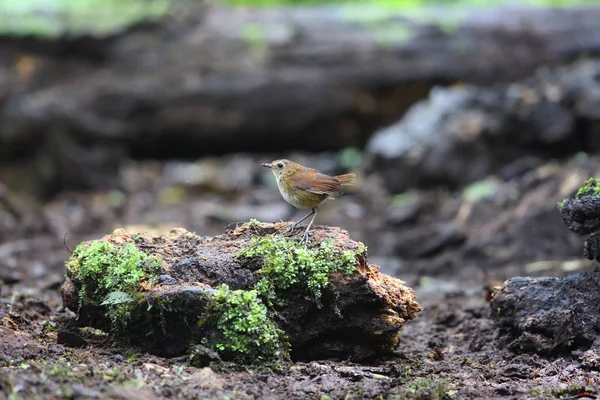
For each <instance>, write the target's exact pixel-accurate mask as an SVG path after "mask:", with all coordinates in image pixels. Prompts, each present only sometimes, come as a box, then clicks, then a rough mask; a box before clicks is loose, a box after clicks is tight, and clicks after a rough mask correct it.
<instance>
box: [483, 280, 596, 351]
mask: <svg viewBox="0 0 600 400" xmlns="http://www.w3.org/2000/svg"><path fill="white" fill-rule="evenodd" d="M490 308H491V316H492V318H493V319H494V320H495V321H496V323H497V325H498V326H499V328H500V332H499V342H500V345H501V346H506V347H508V348H510V349H511V350H514V351H519V352H534V353H538V354H542V355H559V354H566V353H568V352H570V351H572V350H575V349H583V350H586V349H588V348H589V347H590V346H591V345H592V343H593V342H594V340H595V339H596V337H597V336H598V333H599V332H600V269H599V268H596V269H595V270H594V271H592V272H587V273H582V274H573V275H570V276H567V277H565V278H512V279H510V280H508V281H507V282H505V283H504V285H503V286H502V288H501V289H500V290H499V291H498V292H496V294H495V295H494V297H493V298H492V300H491V302H490Z"/></svg>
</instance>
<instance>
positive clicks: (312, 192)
mask: <svg viewBox="0 0 600 400" xmlns="http://www.w3.org/2000/svg"><path fill="white" fill-rule="evenodd" d="M261 165H262V166H263V167H266V168H270V169H271V171H272V172H273V175H275V179H276V180H277V187H278V188H279V192H280V193H281V196H282V197H283V199H284V200H285V201H286V202H288V203H289V204H291V205H292V206H294V207H296V208H298V209H301V210H307V209H310V210H311V212H310V213H308V214H307V215H305V216H304V217H302V218H301V219H300V220H298V221H297V222H294V223H293V224H292V225H291V226H290V228H289V229H288V230H287V231H286V233H287V232H293V231H294V230H295V229H296V227H297V226H298V224H300V223H301V222H302V221H304V220H305V219H307V218H308V217H310V216H311V215H312V216H313V217H312V219H311V220H310V222H309V223H308V226H307V227H306V230H305V231H304V234H303V235H302V239H301V243H305V244H306V243H308V236H309V234H310V227H311V226H312V223H313V221H314V220H315V218H316V217H317V215H318V214H319V204H321V203H322V202H323V201H325V200H326V199H328V198H336V197H338V196H341V195H342V194H344V193H343V192H342V190H341V186H345V185H352V184H354V183H355V181H356V174H353V173H350V174H343V175H337V176H330V175H326V174H323V173H321V172H319V171H318V170H316V169H314V168H307V167H305V166H303V165H300V164H298V163H295V162H293V161H290V160H286V159H280V160H275V161H272V162H270V163H264V164H261Z"/></svg>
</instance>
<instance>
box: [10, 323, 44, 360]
mask: <svg viewBox="0 0 600 400" xmlns="http://www.w3.org/2000/svg"><path fill="white" fill-rule="evenodd" d="M42 352H43V348H42V346H41V345H40V344H39V343H38V342H37V341H36V340H35V339H34V338H33V337H32V336H31V335H29V334H27V333H25V332H21V331H15V330H12V329H9V328H6V327H4V326H0V360H2V361H5V362H8V361H10V360H11V359H13V360H14V359H19V358H24V359H30V358H35V357H39V356H40V355H41V354H42ZM5 356H6V357H8V359H6V358H4V357H5Z"/></svg>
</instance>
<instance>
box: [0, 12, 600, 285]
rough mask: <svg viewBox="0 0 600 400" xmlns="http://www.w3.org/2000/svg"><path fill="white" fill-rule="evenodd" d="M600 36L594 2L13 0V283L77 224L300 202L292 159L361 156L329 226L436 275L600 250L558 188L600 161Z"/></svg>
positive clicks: (4, 172) (150, 220) (0, 195)
mask: <svg viewBox="0 0 600 400" xmlns="http://www.w3.org/2000/svg"><path fill="white" fill-rule="evenodd" d="M598 54H600V4H599V2H597V1H592V0H588V1H572V0H530V1H516V0H515V1H500V0H498V1H494V0H438V1H427V0H370V1H369V0H362V1H358V0H356V1H321V0H304V1H292V0H288V1H286V0H231V1H216V0H215V1H208V0H207V1H200V0H189V1H186V0H178V1H175V0H0V281H1V282H3V283H4V287H5V288H4V290H5V294H6V293H8V294H10V293H12V292H13V291H17V290H18V291H19V292H20V293H24V292H27V291H30V292H32V293H39V292H37V291H38V290H39V289H43V290H45V289H49V290H55V289H56V288H58V286H59V285H60V283H61V282H62V278H63V273H64V267H63V263H64V260H65V259H66V258H67V257H68V255H69V253H68V251H67V249H66V246H65V245H64V244H63V238H64V236H65V234H68V236H67V238H66V242H67V244H68V245H69V246H70V247H71V248H73V247H74V246H75V245H76V244H77V243H79V241H81V240H86V239H92V238H98V237H101V236H102V235H104V234H106V233H108V232H111V231H112V230H113V229H115V228H117V227H122V226H128V227H131V226H133V228H131V229H136V228H135V227H136V226H141V225H144V226H146V228H143V229H146V230H147V229H154V230H156V231H157V232H160V231H164V230H165V229H169V228H170V227H173V226H183V227H185V228H187V229H188V230H190V231H194V232H196V233H198V234H200V235H216V234H220V233H223V232H224V231H225V229H226V226H228V225H229V224H232V223H236V222H242V221H247V220H249V219H250V218H256V219H259V220H261V221H271V222H275V221H279V220H284V221H288V220H292V219H293V220H297V219H298V218H300V217H301V216H302V215H303V212H302V211H298V210H295V209H293V208H292V207H291V206H289V205H288V204H287V203H285V202H284V201H283V199H282V198H281V197H280V195H279V193H278V191H277V187H276V184H275V181H274V179H273V176H272V175H271V172H270V171H269V170H266V169H264V168H262V167H261V166H260V164H261V163H263V162H269V161H271V160H273V159H277V158H289V159H292V160H294V161H296V162H299V163H301V164H303V165H306V166H309V167H313V168H317V169H319V170H321V171H322V172H326V173H329V174H340V173H345V172H350V171H352V172H356V173H357V174H358V175H359V178H360V179H359V185H357V187H356V188H353V189H349V190H348V192H349V193H348V194H347V195H346V196H344V197H342V198H339V199H337V200H336V201H330V202H326V203H325V204H324V205H323V206H322V207H321V213H320V214H319V216H318V219H317V220H316V223H317V224H321V225H335V226H340V227H342V228H344V229H348V230H349V231H350V233H351V235H352V237H353V238H354V239H356V240H361V241H363V242H364V243H365V244H366V245H367V246H368V249H369V255H370V259H371V261H372V262H374V263H376V264H380V265H381V267H382V268H383V270H384V271H386V272H388V273H391V274H394V275H396V276H399V277H401V278H402V279H404V280H406V281H407V282H408V283H409V284H410V285H413V286H415V287H417V288H420V290H421V291H422V292H423V293H425V292H427V288H433V290H432V292H436V293H439V292H440V288H445V289H444V290H447V291H452V290H457V288H463V287H478V288H481V287H482V286H483V285H484V284H485V282H486V279H490V278H489V277H490V276H492V277H493V278H494V279H505V278H507V277H510V276H512V275H514V274H528V275H532V274H533V275H535V274H544V275H561V274H565V273H568V272H570V271H573V270H578V269H584V268H589V267H590V265H591V264H590V263H588V262H587V261H585V260H582V259H581V254H582V242H583V239H581V238H578V237H577V236H575V235H574V234H573V233H571V232H569V231H568V230H567V229H566V227H565V226H564V224H563V222H562V220H561V217H560V215H559V213H558V210H557V208H556V203H557V202H558V201H560V200H561V199H562V198H564V197H565V196H567V195H569V194H571V193H572V192H573V191H574V190H576V189H577V187H578V186H579V185H581V184H582V183H583V182H584V181H585V179H586V178H587V177H589V176H591V175H594V174H597V173H598V172H600V161H599V159H598V158H597V157H596V154H597V153H598V150H600V62H599V61H597V59H596V58H595V57H596V56H598ZM140 229H141V228H140ZM432 282H433V283H432ZM474 282H475V283H476V285H475V286H473V283H474ZM444 290H442V291H441V292H443V291H444ZM461 290H462V289H461Z"/></svg>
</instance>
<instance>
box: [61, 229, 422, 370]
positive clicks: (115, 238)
mask: <svg viewBox="0 0 600 400" xmlns="http://www.w3.org/2000/svg"><path fill="white" fill-rule="evenodd" d="M287 228H288V224H287V223H277V224H270V223H258V222H250V223H246V224H243V225H241V226H239V227H237V228H235V229H233V230H232V231H229V232H227V233H225V234H223V235H220V236H216V237H212V238H206V237H199V236H197V235H195V234H192V233H190V232H187V231H185V230H183V229H175V230H171V231H169V232H168V233H166V234H165V235H161V236H152V235H149V234H129V233H126V232H125V231H124V230H116V231H115V232H114V233H112V234H110V235H107V236H106V237H104V238H103V239H101V240H100V241H92V242H87V243H83V244H81V245H80V246H78V247H77V249H76V250H75V251H74V253H73V255H72V256H71V258H70V259H69V261H68V262H67V278H66V281H65V283H64V285H63V287H62V289H61V292H62V297H63V302H64V305H65V306H66V307H68V308H69V309H71V310H73V311H75V312H76V313H77V316H78V319H77V322H78V323H79V324H80V325H88V326H94V327H96V328H101V329H106V330H107V331H111V332H112V333H113V334H114V335H115V337H116V338H117V339H120V340H121V341H126V342H129V343H130V344H132V345H135V346H138V347H140V348H141V349H143V350H144V351H148V352H151V353H155V354H160V355H165V356H175V355H181V354H184V353H185V352H186V351H188V350H189V349H190V348H193V349H194V350H191V351H192V352H193V353H194V354H195V355H196V357H200V356H198V348H201V349H202V351H201V353H202V355H203V356H202V357H206V354H211V352H212V353H214V352H217V353H218V355H219V357H221V358H224V359H233V360H236V361H241V362H252V363H253V362H257V361H261V360H269V359H273V358H274V359H282V358H286V357H287V356H288V350H291V351H290V354H291V357H292V358H293V359H297V360H301V359H319V358H328V357H340V358H344V359H348V358H349V359H364V358H366V357H374V356H380V355H382V354H385V353H387V352H390V351H391V350H393V348H394V347H395V345H396V344H397V340H398V334H399V331H400V328H401V327H402V326H403V324H404V322H405V321H406V320H409V319H413V318H415V316H416V314H417V313H418V312H419V311H420V309H421V308H420V306H419V304H418V303H417V302H416V300H415V296H414V292H413V290H412V289H410V288H408V287H405V286H404V285H403V282H402V281H400V280H398V279H396V278H392V277H389V276H387V275H384V274H382V273H380V272H379V267H377V266H374V265H371V264H369V263H368V262H367V258H366V249H365V247H364V245H363V244H362V243H359V242H355V241H352V240H351V239H350V238H349V236H348V233H347V232H346V231H344V230H341V229H339V228H320V227H318V228H316V229H315V230H314V232H313V234H312V236H311V239H310V243H309V245H308V246H307V247H303V246H301V245H300V244H299V242H298V241H297V240H296V238H288V237H284V236H283V235H282V232H283V231H284V230H285V229H287ZM198 346H199V347H198ZM209 358H215V356H214V355H212V356H210V357H209Z"/></svg>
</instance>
